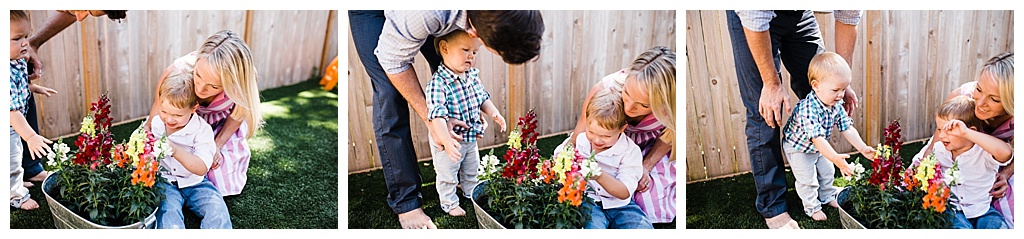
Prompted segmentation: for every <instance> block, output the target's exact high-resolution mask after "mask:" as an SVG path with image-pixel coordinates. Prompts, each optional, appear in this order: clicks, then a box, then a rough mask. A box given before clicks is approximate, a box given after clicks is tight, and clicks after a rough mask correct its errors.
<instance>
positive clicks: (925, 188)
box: [839, 120, 959, 228]
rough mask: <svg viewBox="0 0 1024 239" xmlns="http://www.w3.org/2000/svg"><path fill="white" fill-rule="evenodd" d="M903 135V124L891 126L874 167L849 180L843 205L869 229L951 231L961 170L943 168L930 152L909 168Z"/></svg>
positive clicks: (879, 149)
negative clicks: (952, 195) (951, 211)
mask: <svg viewBox="0 0 1024 239" xmlns="http://www.w3.org/2000/svg"><path fill="white" fill-rule="evenodd" d="M900 131H901V130H900V124H899V121H898V120H896V121H893V122H892V123H891V124H889V126H888V127H886V128H885V143H884V144H883V145H880V146H879V147H878V153H876V154H875V158H874V159H872V160H873V161H872V162H871V169H870V170H864V171H861V172H858V173H857V174H856V175H855V176H854V177H852V178H846V180H851V181H850V184H851V186H848V187H847V188H845V189H844V190H843V192H842V193H840V196H839V198H840V199H839V201H840V205H841V206H842V208H844V209H846V210H845V211H847V212H848V213H849V214H850V216H852V218H854V219H856V221H857V222H859V223H861V224H862V225H863V226H864V227H866V228H949V227H950V226H952V222H951V221H950V219H949V217H948V215H946V214H945V212H946V210H948V209H949V208H950V207H952V205H951V203H950V202H949V197H950V185H955V184H957V183H959V182H958V181H959V170H958V167H957V166H956V165H954V166H953V167H951V168H949V169H948V170H943V169H942V168H941V167H940V165H939V164H938V163H937V160H936V159H935V156H934V154H928V155H927V156H925V157H924V158H922V159H921V160H920V162H915V163H912V164H911V165H909V166H908V167H906V168H904V167H903V158H902V157H901V156H900V154H899V150H900V146H901V144H902V143H903V142H902V141H901V140H900ZM858 166H860V165H856V166H854V167H855V168H856V167H858ZM860 167H861V168H863V167H862V166H860ZM865 171H866V172H865ZM846 225H847V223H846V222H844V226H846Z"/></svg>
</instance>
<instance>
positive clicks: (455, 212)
mask: <svg viewBox="0 0 1024 239" xmlns="http://www.w3.org/2000/svg"><path fill="white" fill-rule="evenodd" d="M448 215H452V216H456V217H461V216H465V215H466V210H462V207H460V206H455V208H452V210H451V211H448Z"/></svg>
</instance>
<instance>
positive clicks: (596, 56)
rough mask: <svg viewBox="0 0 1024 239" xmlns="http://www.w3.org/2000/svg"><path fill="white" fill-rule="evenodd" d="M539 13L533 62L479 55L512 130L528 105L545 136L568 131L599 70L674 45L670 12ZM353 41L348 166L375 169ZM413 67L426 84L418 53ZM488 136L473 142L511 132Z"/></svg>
mask: <svg viewBox="0 0 1024 239" xmlns="http://www.w3.org/2000/svg"><path fill="white" fill-rule="evenodd" d="M541 12H542V13H541V14H542V15H543V17H544V23H545V32H544V36H543V38H544V42H543V45H542V47H541V53H540V57H538V58H537V59H536V60H535V61H533V62H529V63H527V64H524V65H519V66H511V65H508V64H505V63H504V62H503V61H502V60H501V58H500V57H498V56H496V55H494V54H492V53H491V52H489V51H480V52H479V53H478V54H479V55H478V57H477V67H478V68H479V69H480V72H481V73H480V76H481V80H482V81H483V85H484V87H485V88H486V89H487V90H488V92H490V93H491V98H492V99H491V100H492V101H493V102H494V104H495V105H496V106H498V108H499V110H500V111H501V113H502V115H504V116H505V119H506V120H507V121H508V123H509V128H510V129H511V128H512V127H515V123H516V121H517V119H518V117H520V116H522V115H523V114H525V113H526V111H527V110H528V109H530V108H533V109H535V110H536V112H537V115H538V120H539V128H540V129H539V131H540V133H541V134H542V135H545V134H553V133H561V132H567V131H570V130H572V129H573V128H574V127H575V125H576V122H577V121H576V120H577V118H579V115H580V112H582V106H581V105H582V104H583V98H584V97H585V96H586V94H587V93H588V92H589V90H590V88H591V86H593V85H594V84H596V83H597V82H598V81H599V80H600V79H601V78H602V77H603V76H605V75H607V74H609V73H612V72H615V71H616V70H619V69H621V68H623V67H626V66H627V65H628V64H629V63H630V62H632V60H633V59H634V58H635V57H636V56H637V55H639V54H640V53H641V52H643V51H644V50H647V49H649V48H651V47H653V46H667V47H669V48H672V49H676V37H675V36H676V29H675V25H676V12H675V11H541ZM351 39H352V38H351V32H349V45H348V52H349V56H348V69H349V72H348V79H349V88H350V90H349V92H350V93H349V95H348V108H349V113H348V117H349V118H348V119H349V122H350V123H349V126H348V127H349V145H348V147H349V155H348V169H349V172H356V171H361V170H366V169H372V168H379V167H380V159H379V154H378V152H377V146H376V144H375V139H374V133H373V122H372V115H373V102H372V99H373V88H372V87H371V85H370V79H369V77H368V76H367V75H366V71H365V70H364V68H363V65H362V63H361V62H360V61H359V57H358V56H357V55H356V53H355V52H356V51H355V46H354V45H352V44H351V42H352V40H351ZM677 51H678V50H677ZM414 67H415V70H416V73H417V75H418V76H419V79H420V84H421V86H425V85H426V82H427V81H428V80H429V79H430V75H431V72H430V70H429V67H428V66H427V64H426V62H425V60H423V58H422V56H419V55H417V58H416V63H415V65H414ZM410 119H411V121H410V124H411V125H412V131H413V132H412V135H413V141H414V145H415V148H416V155H417V157H419V158H421V159H422V158H429V157H430V151H429V147H428V142H427V131H426V126H425V124H423V122H422V121H420V120H419V117H417V116H415V112H413V110H412V109H410ZM485 136H486V137H485V138H484V139H482V140H480V141H479V142H478V145H479V146H480V147H481V148H485V147H488V146H493V145H500V144H503V143H504V142H505V141H506V137H507V136H508V131H506V132H500V131H498V130H497V127H495V126H494V125H493V123H492V125H491V127H490V128H489V129H488V130H487V132H486V134H485ZM544 153H545V154H550V153H551V152H544Z"/></svg>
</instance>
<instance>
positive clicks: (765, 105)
mask: <svg viewBox="0 0 1024 239" xmlns="http://www.w3.org/2000/svg"><path fill="white" fill-rule="evenodd" d="M743 33H744V34H745V35H746V37H747V46H748V47H749V48H750V55H751V56H753V58H754V62H755V63H756V64H757V70H758V72H760V73H761V81H762V83H763V84H764V85H763V86H762V88H761V99H760V100H759V103H758V112H760V113H761V117H763V118H764V121H765V123H767V124H768V126H769V127H772V128H775V127H776V126H781V125H782V124H783V122H782V115H783V110H785V113H789V112H791V111H792V109H793V107H792V101H793V100H792V99H790V97H789V92H787V91H786V88H785V87H783V86H782V79H781V78H779V74H778V72H777V71H776V70H775V69H776V68H775V60H774V58H773V56H772V40H771V33H770V32H769V31H761V32H757V31H753V30H750V29H747V28H745V27H744V28H743Z"/></svg>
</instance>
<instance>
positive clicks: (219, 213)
mask: <svg viewBox="0 0 1024 239" xmlns="http://www.w3.org/2000/svg"><path fill="white" fill-rule="evenodd" d="M157 186H158V187H160V189H162V190H164V196H165V198H164V200H163V201H161V202H160V209H158V210H157V211H156V228H160V229H168V228H169V229H184V228H185V216H184V215H183V214H182V210H183V209H184V207H186V206H187V207H188V209H189V210H192V212H193V213H195V214H196V215H197V216H199V217H201V218H203V221H202V222H201V223H200V224H199V228H202V229H231V214H229V213H228V205H227V204H225V203H224V198H223V197H221V195H220V192H218V191H217V188H216V187H214V186H213V183H211V182H210V180H208V179H203V182H201V183H199V184H196V185H192V186H189V187H185V188H178V185H176V184H171V183H158V184H157Z"/></svg>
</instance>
